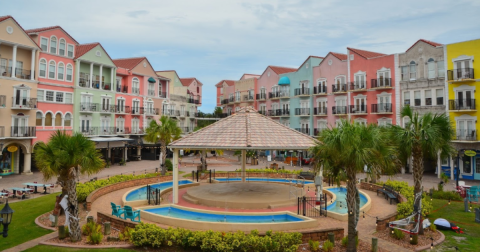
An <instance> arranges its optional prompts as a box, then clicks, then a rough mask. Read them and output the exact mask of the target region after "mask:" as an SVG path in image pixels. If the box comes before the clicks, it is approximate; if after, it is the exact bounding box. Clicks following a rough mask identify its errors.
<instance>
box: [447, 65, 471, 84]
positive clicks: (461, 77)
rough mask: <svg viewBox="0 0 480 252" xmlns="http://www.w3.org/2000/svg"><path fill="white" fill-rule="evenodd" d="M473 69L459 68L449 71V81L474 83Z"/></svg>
mask: <svg viewBox="0 0 480 252" xmlns="http://www.w3.org/2000/svg"><path fill="white" fill-rule="evenodd" d="M473 74H474V72H473V68H458V69H453V70H448V71H447V77H448V81H451V82H454V81H474V80H475V76H474V75H473Z"/></svg>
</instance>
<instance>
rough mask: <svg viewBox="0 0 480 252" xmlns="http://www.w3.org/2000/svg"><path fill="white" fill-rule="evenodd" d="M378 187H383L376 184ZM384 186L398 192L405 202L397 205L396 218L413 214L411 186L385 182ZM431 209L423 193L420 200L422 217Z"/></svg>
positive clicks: (403, 183) (398, 182)
mask: <svg viewBox="0 0 480 252" xmlns="http://www.w3.org/2000/svg"><path fill="white" fill-rule="evenodd" d="M378 184H379V185H383V184H382V183H378ZM385 185H388V186H391V187H392V188H393V189H394V190H395V191H397V192H399V193H400V194H401V195H403V196H404V197H405V198H406V199H407V201H406V202H402V203H399V204H398V205H397V213H398V216H397V217H398V218H400V219H402V218H405V217H407V216H409V215H411V214H412V212H413V203H414V200H415V196H414V191H415V190H414V188H413V186H408V183H407V182H404V181H392V180H387V182H385ZM432 209H433V206H432V202H430V200H429V199H427V197H426V194H425V193H424V195H423V198H422V215H423V217H425V216H427V214H428V213H430V212H431V211H432Z"/></svg>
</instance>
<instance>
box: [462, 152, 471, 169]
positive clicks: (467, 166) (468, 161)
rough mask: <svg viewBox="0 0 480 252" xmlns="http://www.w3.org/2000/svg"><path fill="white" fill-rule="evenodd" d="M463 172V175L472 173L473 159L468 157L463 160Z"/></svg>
mask: <svg viewBox="0 0 480 252" xmlns="http://www.w3.org/2000/svg"><path fill="white" fill-rule="evenodd" d="M462 163H463V164H462V165H463V172H462V173H472V157H469V156H467V155H465V156H463V158H462Z"/></svg>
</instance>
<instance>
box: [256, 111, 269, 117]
mask: <svg viewBox="0 0 480 252" xmlns="http://www.w3.org/2000/svg"><path fill="white" fill-rule="evenodd" d="M258 113H259V114H261V115H264V116H266V115H267V113H268V112H267V110H259V111H258Z"/></svg>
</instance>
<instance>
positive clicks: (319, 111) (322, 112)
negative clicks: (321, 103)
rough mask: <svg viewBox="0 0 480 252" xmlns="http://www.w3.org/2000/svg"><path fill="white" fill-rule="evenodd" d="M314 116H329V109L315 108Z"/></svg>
mask: <svg viewBox="0 0 480 252" xmlns="http://www.w3.org/2000/svg"><path fill="white" fill-rule="evenodd" d="M313 114H314V115H327V107H319V108H313Z"/></svg>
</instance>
